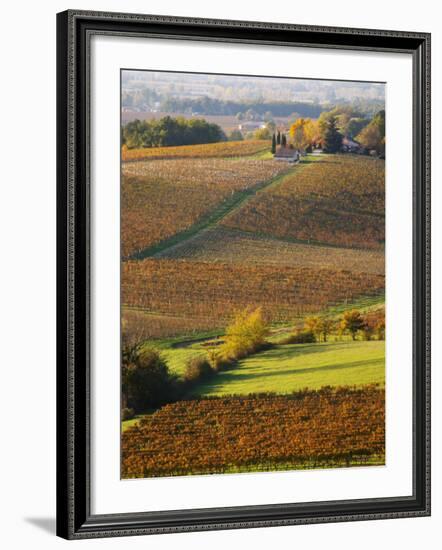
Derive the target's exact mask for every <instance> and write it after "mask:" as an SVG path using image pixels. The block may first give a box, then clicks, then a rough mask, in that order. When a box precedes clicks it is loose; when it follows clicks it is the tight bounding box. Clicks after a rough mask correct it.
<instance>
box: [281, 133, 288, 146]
mask: <svg viewBox="0 0 442 550" xmlns="http://www.w3.org/2000/svg"><path fill="white" fill-rule="evenodd" d="M281 145H282V146H283V147H287V138H286V137H285V134H282V136H281Z"/></svg>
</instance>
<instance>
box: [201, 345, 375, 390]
mask: <svg viewBox="0 0 442 550" xmlns="http://www.w3.org/2000/svg"><path fill="white" fill-rule="evenodd" d="M384 381H385V343H384V342H382V341H381V342H379V341H372V342H358V341H357V342H330V343H325V344H324V343H323V344H304V345H279V346H277V347H275V348H274V349H271V350H268V351H265V352H262V353H259V354H257V355H254V356H252V357H249V358H247V359H244V360H243V361H241V362H240V364H239V366H238V367H237V368H235V369H232V370H230V371H225V372H221V373H218V375H216V376H214V377H213V378H212V379H210V380H209V381H207V382H205V383H202V384H200V385H198V386H197V387H196V388H195V390H194V392H193V395H195V396H202V395H223V394H236V393H238V394H245V393H255V392H277V393H289V392H292V391H296V390H300V389H303V388H306V387H308V388H310V389H317V388H320V387H321V386H328V385H330V386H341V385H357V386H360V385H363V384H369V383H379V384H383V383H384Z"/></svg>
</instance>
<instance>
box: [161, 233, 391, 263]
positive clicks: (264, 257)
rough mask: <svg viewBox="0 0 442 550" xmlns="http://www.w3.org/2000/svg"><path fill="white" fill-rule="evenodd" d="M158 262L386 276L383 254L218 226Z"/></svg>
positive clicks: (167, 252)
mask: <svg viewBox="0 0 442 550" xmlns="http://www.w3.org/2000/svg"><path fill="white" fill-rule="evenodd" d="M155 257H156V258H164V259H166V258H167V259H177V260H179V259H185V260H194V261H198V262H221V263H235V264H241V263H243V264H245V265H260V264H271V265H278V266H281V265H284V266H293V267H298V266H301V265H302V266H303V267H309V268H326V269H345V270H351V271H365V272H367V273H378V274H383V273H384V272H385V255H384V252H383V251H381V250H361V249H352V248H339V247H331V246H310V245H307V244H304V243H296V242H290V241H288V240H286V241H284V240H281V239H275V238H271V237H267V236H263V235H257V234H253V233H246V232H244V231H238V230H234V229H229V228H227V227H222V226H218V227H215V228H211V229H209V230H208V231H205V232H201V233H200V234H198V235H196V236H195V237H193V238H191V239H188V240H186V241H184V242H182V243H178V244H177V245H175V246H172V247H170V248H168V249H167V250H165V251H163V252H159V253H158V254H156V255H155Z"/></svg>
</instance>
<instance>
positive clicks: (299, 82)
mask: <svg viewBox="0 0 442 550" xmlns="http://www.w3.org/2000/svg"><path fill="white" fill-rule="evenodd" d="M143 88H150V89H152V90H155V91H156V92H157V93H160V94H165V95H172V96H180V95H181V96H183V95H184V96H189V95H190V96H193V97H199V96H204V95H206V96H209V97H216V98H220V99H232V100H256V99H264V100H273V101H274V100H291V101H319V102H327V101H330V102H334V101H339V100H346V101H353V100H356V99H364V100H377V101H384V100H385V84H382V83H373V82H353V81H333V80H307V79H296V78H277V77H271V78H270V77H257V76H235V75H208V74H192V73H171V72H158V71H122V91H123V92H125V91H130V90H135V89H143Z"/></svg>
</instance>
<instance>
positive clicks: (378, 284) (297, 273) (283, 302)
mask: <svg viewBox="0 0 442 550" xmlns="http://www.w3.org/2000/svg"><path fill="white" fill-rule="evenodd" d="M384 280H385V277H384V276H383V275H379V274H374V273H363V272H351V271H344V270H331V269H311V268H307V267H300V268H297V267H287V266H273V265H239V264H223V263H209V262H194V261H186V260H158V259H146V260H143V261H128V262H124V263H123V266H122V302H123V304H124V305H126V306H132V307H134V306H135V307H140V308H144V309H146V310H149V311H151V312H155V313H166V314H171V315H188V316H190V317H200V318H201V317H204V318H208V319H212V320H213V323H214V326H219V325H220V322H221V323H222V320H223V319H227V318H229V317H230V316H231V315H232V314H233V313H234V312H235V311H237V310H240V309H245V308H246V307H253V308H256V307H258V306H264V308H265V311H266V313H267V314H268V315H269V317H270V318H271V319H272V320H292V319H293V318H294V317H295V316H298V315H303V314H304V313H307V312H313V311H319V310H321V309H324V308H325V307H327V306H329V305H332V304H336V303H342V302H344V301H349V302H351V301H352V300H354V299H355V298H357V297H359V296H361V295H377V294H379V293H382V292H383V290H384V284H385V281H384Z"/></svg>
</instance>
